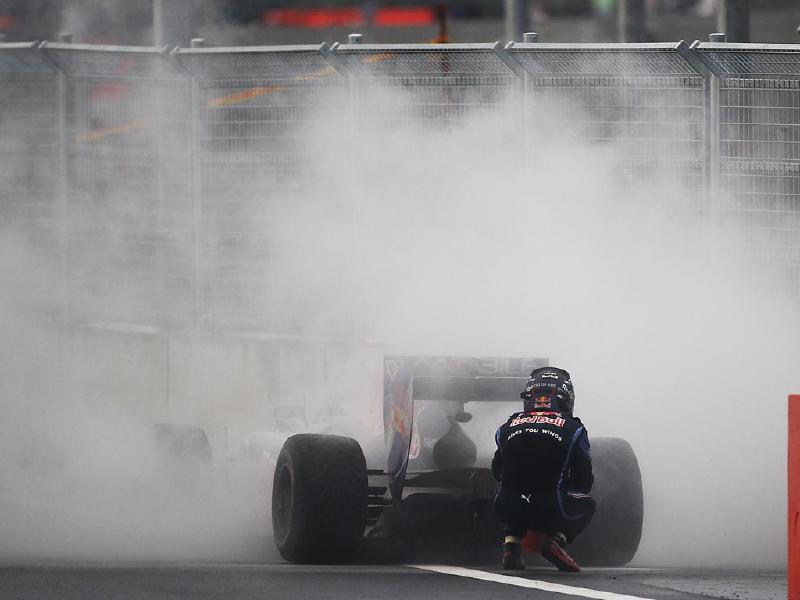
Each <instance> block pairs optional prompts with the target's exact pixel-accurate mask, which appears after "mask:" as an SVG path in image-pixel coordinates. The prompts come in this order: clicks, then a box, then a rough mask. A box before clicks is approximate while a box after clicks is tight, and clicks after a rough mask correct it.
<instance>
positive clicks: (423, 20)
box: [372, 6, 436, 27]
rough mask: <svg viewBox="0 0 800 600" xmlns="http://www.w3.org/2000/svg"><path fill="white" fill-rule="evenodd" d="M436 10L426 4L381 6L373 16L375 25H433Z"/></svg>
mask: <svg viewBox="0 0 800 600" xmlns="http://www.w3.org/2000/svg"><path fill="white" fill-rule="evenodd" d="M435 22H436V12H435V11H434V10H433V9H432V8H428V7H425V6H420V7H409V8H379V9H378V10H377V11H376V12H375V16H374V17H373V18H372V23H373V25H377V26H378V27H418V26H420V25H433V24H434V23H435Z"/></svg>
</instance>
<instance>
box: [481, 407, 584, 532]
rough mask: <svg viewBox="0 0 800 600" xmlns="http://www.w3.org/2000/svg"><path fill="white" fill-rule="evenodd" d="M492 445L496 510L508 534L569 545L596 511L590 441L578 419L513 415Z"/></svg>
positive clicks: (564, 415)
mask: <svg viewBox="0 0 800 600" xmlns="http://www.w3.org/2000/svg"><path fill="white" fill-rule="evenodd" d="M495 441H496V443H497V451H496V452H495V454H494V459H493V460H492V474H493V475H494V477H495V479H497V480H498V481H499V482H500V487H499V489H498V492H497V496H496V498H495V511H496V512H497V514H498V515H499V516H500V518H501V519H502V520H503V522H504V523H505V524H506V535H513V536H516V537H522V536H524V535H525V532H526V531H527V530H528V529H532V530H534V531H540V532H543V533H546V534H553V533H558V532H560V533H563V534H564V535H565V536H566V538H567V542H568V543H569V542H571V541H572V540H573V539H574V538H575V536H576V535H577V534H578V533H580V531H581V530H583V528H584V527H586V525H588V524H589V521H590V520H591V518H592V515H593V514H594V511H595V503H594V500H593V499H592V498H591V496H589V491H590V490H591V489H592V484H593V483H594V475H593V474H592V459H591V455H590V453H589V436H588V434H587V432H586V428H585V427H584V426H583V423H581V421H580V419H578V418H575V417H572V416H571V415H569V414H567V413H559V412H551V411H548V412H519V413H514V414H513V415H511V416H510V417H509V418H508V420H507V421H506V422H505V423H504V424H503V425H501V426H500V427H499V428H498V430H497V433H496V434H495Z"/></svg>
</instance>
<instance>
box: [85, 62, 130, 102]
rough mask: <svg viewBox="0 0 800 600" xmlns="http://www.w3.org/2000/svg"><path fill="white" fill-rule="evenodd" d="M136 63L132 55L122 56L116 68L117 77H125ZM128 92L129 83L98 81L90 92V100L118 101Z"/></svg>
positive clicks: (115, 74)
mask: <svg viewBox="0 0 800 600" xmlns="http://www.w3.org/2000/svg"><path fill="white" fill-rule="evenodd" d="M134 65H135V62H134V59H133V57H132V56H122V57H120V59H119V61H118V62H117V66H116V67H115V68H114V76H115V77H125V76H126V75H128V74H129V73H130V72H131V71H132V70H133V67H134ZM127 94H128V85H127V84H125V83H120V82H117V81H109V82H106V83H98V84H97V85H95V86H93V87H92V89H91V91H90V92H89V101H90V102H118V101H120V100H122V99H123V98H125V96H127Z"/></svg>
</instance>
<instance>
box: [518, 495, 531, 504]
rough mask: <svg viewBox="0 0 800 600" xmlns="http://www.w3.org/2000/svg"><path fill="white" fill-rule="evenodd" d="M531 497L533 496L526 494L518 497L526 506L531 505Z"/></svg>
mask: <svg viewBox="0 0 800 600" xmlns="http://www.w3.org/2000/svg"><path fill="white" fill-rule="evenodd" d="M531 496H533V494H528V495H527V496H526V495H525V494H520V497H521V498H522V499H523V500H525V502H527V503H528V504H530V503H531Z"/></svg>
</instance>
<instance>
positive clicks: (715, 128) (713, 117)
mask: <svg viewBox="0 0 800 600" xmlns="http://www.w3.org/2000/svg"><path fill="white" fill-rule="evenodd" d="M708 39H709V41H710V42H724V41H725V34H724V33H722V34H720V33H712V34H711V35H709V36H708ZM708 83H709V85H708V87H709V104H710V106H709V128H710V131H709V144H710V146H711V148H710V150H711V154H710V156H709V165H708V167H709V170H710V179H709V186H710V190H709V192H710V193H709V207H708V208H709V216H710V217H711V222H712V223H715V224H716V223H719V222H720V219H721V216H722V211H721V207H720V178H721V176H722V173H721V172H720V169H721V161H720V154H721V151H722V149H721V148H720V144H721V143H722V142H721V140H720V131H719V128H720V106H721V98H720V87H719V74H718V73H715V72H714V71H713V70H712V71H711V77H710V79H709V82H708Z"/></svg>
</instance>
